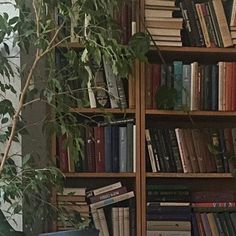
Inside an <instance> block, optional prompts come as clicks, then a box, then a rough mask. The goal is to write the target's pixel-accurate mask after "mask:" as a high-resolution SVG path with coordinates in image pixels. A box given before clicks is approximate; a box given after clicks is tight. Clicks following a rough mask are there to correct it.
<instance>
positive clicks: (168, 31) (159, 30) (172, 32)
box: [147, 27, 180, 37]
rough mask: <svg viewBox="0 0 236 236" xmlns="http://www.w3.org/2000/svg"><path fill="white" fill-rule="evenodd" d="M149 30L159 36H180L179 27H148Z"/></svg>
mask: <svg viewBox="0 0 236 236" xmlns="http://www.w3.org/2000/svg"><path fill="white" fill-rule="evenodd" d="M147 30H148V31H149V32H150V34H152V35H158V36H179V37H180V30H179V29H162V28H158V27H155V28H150V27H147Z"/></svg>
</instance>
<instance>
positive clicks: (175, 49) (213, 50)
mask: <svg viewBox="0 0 236 236" xmlns="http://www.w3.org/2000/svg"><path fill="white" fill-rule="evenodd" d="M159 49H160V51H161V52H169V53H191V54H192V53H198V54H209V53H217V54H235V53H236V48H206V47H165V46H160V47H159ZM152 50H154V51H155V50H156V48H155V47H154V46H152V47H151V51H152Z"/></svg>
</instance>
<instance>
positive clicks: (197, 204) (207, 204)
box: [191, 202, 236, 208]
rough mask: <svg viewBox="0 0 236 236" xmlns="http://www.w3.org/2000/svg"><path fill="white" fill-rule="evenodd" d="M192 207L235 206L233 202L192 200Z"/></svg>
mask: <svg viewBox="0 0 236 236" xmlns="http://www.w3.org/2000/svg"><path fill="white" fill-rule="evenodd" d="M191 205H192V206H193V207H229V208H230V207H235V206H236V203H235V202H193V203H192V204H191Z"/></svg>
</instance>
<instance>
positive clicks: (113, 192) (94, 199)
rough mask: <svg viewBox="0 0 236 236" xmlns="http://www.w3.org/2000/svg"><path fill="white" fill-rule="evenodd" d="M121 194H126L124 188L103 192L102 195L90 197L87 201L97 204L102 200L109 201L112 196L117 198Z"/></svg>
mask: <svg viewBox="0 0 236 236" xmlns="http://www.w3.org/2000/svg"><path fill="white" fill-rule="evenodd" d="M123 193H127V189H126V187H121V188H117V189H113V190H111V191H108V192H105V193H103V194H100V195H97V196H92V197H90V198H89V201H90V203H94V202H99V201H103V200H106V199H109V198H111V197H114V196H118V195H120V194H123Z"/></svg>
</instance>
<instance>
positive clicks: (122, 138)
mask: <svg viewBox="0 0 236 236" xmlns="http://www.w3.org/2000/svg"><path fill="white" fill-rule="evenodd" d="M119 167H120V168H119V172H127V169H126V167H127V128H126V127H123V126H120V127H119Z"/></svg>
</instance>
